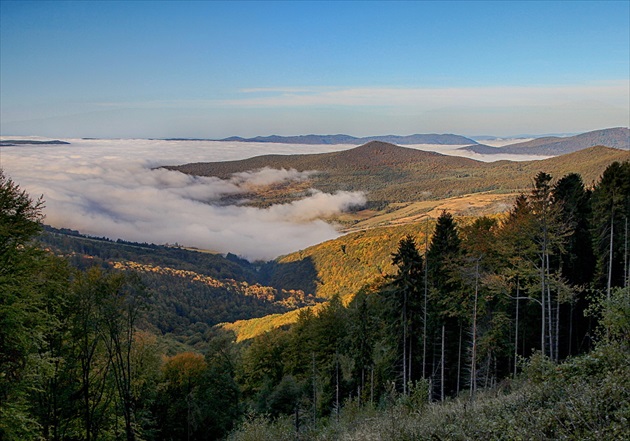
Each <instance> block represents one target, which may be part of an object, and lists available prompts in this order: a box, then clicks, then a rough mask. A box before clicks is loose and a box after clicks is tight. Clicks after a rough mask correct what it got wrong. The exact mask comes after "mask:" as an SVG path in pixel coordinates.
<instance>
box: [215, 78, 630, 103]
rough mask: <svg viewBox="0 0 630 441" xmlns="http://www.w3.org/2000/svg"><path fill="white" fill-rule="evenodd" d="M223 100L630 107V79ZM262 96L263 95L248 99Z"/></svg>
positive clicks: (322, 91) (302, 91) (282, 93)
mask: <svg viewBox="0 0 630 441" xmlns="http://www.w3.org/2000/svg"><path fill="white" fill-rule="evenodd" d="M241 92H242V93H243V95H245V96H243V97H238V98H234V99H230V100H225V101H222V103H223V104H226V105H233V106H239V107H307V106H410V107H414V108H417V109H420V110H428V109H432V108H444V107H451V106H456V107H461V108H467V107H470V108H472V109H475V108H487V107H514V106H550V105H551V106H558V105H563V104H567V103H585V102H604V103H608V104H610V105H614V106H618V107H620V108H625V109H627V108H628V107H629V106H628V96H630V85H629V84H628V82H627V81H625V80H620V81H608V82H600V83H593V84H579V85H541V86H490V87H448V88H413V87H412V88H400V87H372V88H368V87H365V88H310V89H307V88H289V87H287V88H269V89H264V88H258V89H243V90H241ZM249 95H260V96H253V97H252V96H249Z"/></svg>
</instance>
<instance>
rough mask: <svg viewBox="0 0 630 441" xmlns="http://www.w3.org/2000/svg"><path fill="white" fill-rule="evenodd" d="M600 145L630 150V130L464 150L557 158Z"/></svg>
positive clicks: (552, 137)
mask: <svg viewBox="0 0 630 441" xmlns="http://www.w3.org/2000/svg"><path fill="white" fill-rule="evenodd" d="M598 145H603V146H606V147H612V148H616V149H620V150H630V130H629V129H628V128H625V127H616V128H612V129H603V130H595V131H592V132H587V133H582V134H580V135H576V136H570V137H566V138H560V137H556V136H548V137H544V138H537V139H533V140H531V141H526V142H520V143H517V144H510V145H507V146H505V147H489V146H486V145H481V144H480V145H471V146H467V147H463V148H462V150H467V151H471V152H475V153H480V154H486V155H487V154H497V153H502V154H505V153H509V154H522V155H540V156H557V155H564V154H567V153H573V152H577V151H579V150H583V149H585V148H589V147H594V146H598Z"/></svg>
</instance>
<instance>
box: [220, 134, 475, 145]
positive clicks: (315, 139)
mask: <svg viewBox="0 0 630 441" xmlns="http://www.w3.org/2000/svg"><path fill="white" fill-rule="evenodd" d="M216 141H232V142H234V141H236V142H267V143H278V144H353V145H359V144H364V143H366V142H370V141H383V142H389V143H393V144H399V145H413V144H438V145H475V144H477V141H475V140H473V139H470V138H467V137H465V136H462V135H454V134H451V133H443V134H437V133H427V134H419V133H416V134H413V135H378V136H364V137H355V136H350V135H344V134H337V135H314V134H311V135H296V136H280V135H270V136H256V137H253V138H243V137H240V136H231V137H229V138H223V139H218V140H216Z"/></svg>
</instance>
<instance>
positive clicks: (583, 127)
mask: <svg viewBox="0 0 630 441" xmlns="http://www.w3.org/2000/svg"><path fill="white" fill-rule="evenodd" d="M0 4H1V6H0V8H1V9H0V13H1V15H0V19H1V23H0V37H1V38H0V41H1V42H0V75H1V78H0V80H1V82H0V99H1V102H0V109H1V114H0V123H1V127H0V132H1V133H2V135H42V136H51V137H73V136H83V137H90V136H94V137H210V138H218V137H225V136H230V135H241V136H253V135H269V134H272V133H276V134H283V135H292V134H305V133H348V134H352V135H357V136H363V135H376V134H385V133H396V134H410V133H436V132H437V133H458V134H465V135H481V134H494V135H501V136H507V135H516V134H522V133H561V132H572V133H573V132H584V131H588V130H595V129H599V128H605V127H614V126H628V125H629V124H630V123H629V119H630V116H629V115H630V111H629V107H630V85H629V83H630V2H628V1H597V2H587V1H576V2H571V1H561V2H547V1H544V2H534V1H524V2H508V1H502V2H471V1H466V2H448V1H436V2H428V1H423V2H391V1H390V2H358V1H353V2H338V1H335V2H323V1H318V2H302V1H295V2H291V1H283V2H262V1H261V2H254V1H251V2H215V1H212V2H202V1H197V2H149V1H140V2H122V1H113V2H105V1H103V2H97V1H86V2H79V1H76V2H59V1H40V2H27V1H6V0H2V1H1V3H0Z"/></svg>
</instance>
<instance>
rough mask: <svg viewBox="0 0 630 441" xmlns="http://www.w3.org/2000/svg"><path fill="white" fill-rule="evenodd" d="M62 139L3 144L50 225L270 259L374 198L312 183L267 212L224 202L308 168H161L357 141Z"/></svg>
mask: <svg viewBox="0 0 630 441" xmlns="http://www.w3.org/2000/svg"><path fill="white" fill-rule="evenodd" d="M2 138H3V139H33V140H40V139H42V138H38V137H23V136H20V137H7V136H4V137H2ZM63 141H67V142H69V143H70V144H69V145H20V146H11V147H0V168H2V169H3V170H4V173H5V175H7V176H8V177H9V178H11V179H12V180H13V181H15V182H16V183H17V184H18V185H20V187H21V188H22V189H25V190H26V191H27V192H28V193H29V194H30V195H32V196H33V197H38V196H39V195H43V198H44V200H45V208H44V214H45V215H46V219H45V222H46V223H47V224H49V225H52V226H54V227H59V228H61V227H64V228H71V229H75V230H79V231H80V232H82V233H84V234H89V235H95V236H104V237H109V238H111V239H114V240H115V239H118V238H121V239H124V240H129V241H136V242H150V243H157V244H164V243H170V244H174V243H178V244H180V245H184V246H190V247H197V248H201V249H208V250H213V251H218V252H221V253H227V252H232V253H235V254H238V255H240V256H243V257H245V258H247V259H250V260H256V259H265V260H266V259H272V258H275V257H277V256H279V255H283V254H287V253H290V252H293V251H297V250H299V249H303V248H306V247H308V246H310V245H314V244H317V243H321V242H323V241H326V240H329V239H333V238H335V237H338V236H339V235H340V233H339V232H338V231H337V229H336V228H335V226H334V225H331V224H329V223H326V222H324V221H323V220H321V219H322V218H325V217H328V216H331V215H334V214H338V213H340V212H343V211H344V210H347V209H349V208H351V207H353V206H360V205H362V204H364V203H365V198H366V195H365V194H364V193H362V192H338V193H334V194H327V193H322V192H320V191H316V190H312V191H311V192H310V193H309V194H307V195H306V196H305V197H304V198H303V199H301V200H299V201H295V202H292V203H289V204H278V205H273V206H271V207H268V208H264V209H260V208H253V207H247V206H243V205H238V204H235V205H228V206H226V205H223V204H219V203H218V201H219V199H220V198H222V197H224V196H226V195H230V196H236V197H238V195H239V194H244V193H246V192H247V191H250V190H251V189H252V188H254V187H256V186H259V185H268V184H272V183H281V182H286V181H290V180H304V179H307V178H308V176H309V174H310V172H302V173H300V172H297V171H296V170H271V169H262V170H252V171H249V172H246V173H239V174H237V175H234V176H232V177H231V178H230V179H226V180H222V179H218V178H204V177H193V176H187V175H184V174H182V173H179V172H175V171H168V170H165V169H156V167H159V166H163V165H179V164H185V163H190V162H212V161H227V160H237V159H245V158H249V157H252V156H259V155H265V154H284V155H290V154H296V153H326V152H334V151H340V150H346V149H350V148H354V147H356V146H352V145H294V144H270V143H239V142H217V141H163V140H146V139H63ZM508 143H509V142H508ZM501 145H503V144H501ZM408 147H412V148H417V149H420V150H427V151H435V152H439V153H444V154H449V155H460V156H466V157H469V158H473V159H477V160H481V161H496V160H500V159H511V160H529V159H541V157H531V156H527V157H526V156H520V155H492V156H483V155H478V154H474V153H470V152H465V151H462V150H459V148H460V147H461V146H440V145H417V146H408ZM311 172H315V171H311Z"/></svg>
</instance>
